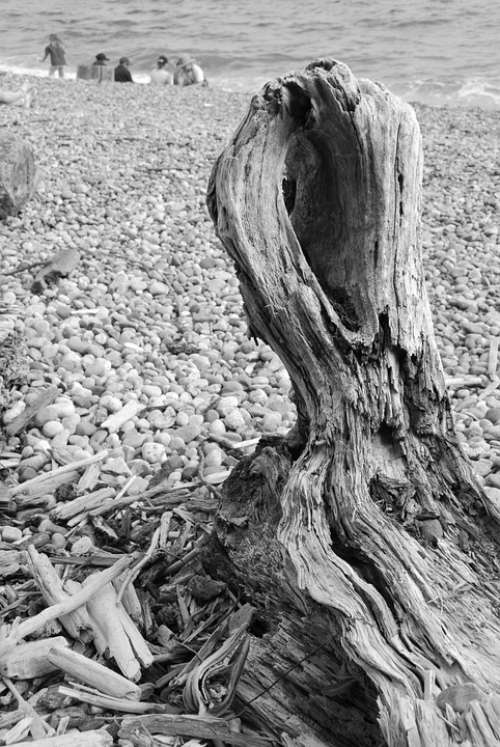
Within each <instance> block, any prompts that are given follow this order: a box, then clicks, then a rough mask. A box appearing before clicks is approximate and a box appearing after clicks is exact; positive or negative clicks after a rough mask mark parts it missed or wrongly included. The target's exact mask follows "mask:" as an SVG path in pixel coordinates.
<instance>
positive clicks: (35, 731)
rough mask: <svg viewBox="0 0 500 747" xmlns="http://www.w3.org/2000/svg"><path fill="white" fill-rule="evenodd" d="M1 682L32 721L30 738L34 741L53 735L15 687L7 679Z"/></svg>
mask: <svg viewBox="0 0 500 747" xmlns="http://www.w3.org/2000/svg"><path fill="white" fill-rule="evenodd" d="M3 681H4V682H5V684H6V685H7V687H8V688H9V690H10V691H11V693H12V695H13V696H14V697H15V699H16V700H17V704H18V705H19V708H20V709H21V710H22V711H24V713H25V714H26V716H29V717H30V718H32V719H33V723H32V724H31V727H30V731H31V734H32V736H33V737H34V738H35V739H37V740H38V739H42V738H43V737H45V736H47V734H50V735H52V734H55V731H54V729H53V728H52V727H51V726H49V725H48V724H46V723H45V721H43V719H41V718H40V716H39V715H38V713H37V712H36V711H35V709H34V708H33V706H32V705H31V704H30V703H28V701H27V700H25V699H24V698H23V696H22V695H21V693H20V692H19V690H18V689H17V687H15V685H14V683H13V682H12V681H11V680H10V679H9V677H4V678H3Z"/></svg>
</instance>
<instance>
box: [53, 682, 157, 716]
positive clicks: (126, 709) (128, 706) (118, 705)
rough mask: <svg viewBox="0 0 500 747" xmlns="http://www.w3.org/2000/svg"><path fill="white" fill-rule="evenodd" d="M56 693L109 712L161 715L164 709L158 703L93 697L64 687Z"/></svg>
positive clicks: (103, 696)
mask: <svg viewBox="0 0 500 747" xmlns="http://www.w3.org/2000/svg"><path fill="white" fill-rule="evenodd" d="M57 691H58V692H59V693H60V694H61V695H67V696H69V697H70V698H74V699H75V700H80V701H81V702H82V703H88V704H89V705H93V706H97V707H98V708H105V709H106V710H107V709H109V710H110V711H123V713H148V711H156V712H157V713H161V712H162V710H163V709H164V708H165V706H162V705H161V704H160V703H144V702H137V701H134V700H128V699H127V698H113V697H111V696H109V695H94V693H88V692H84V691H82V690H75V689H73V688H70V687H66V686H65V685H60V686H59V687H58V688H57Z"/></svg>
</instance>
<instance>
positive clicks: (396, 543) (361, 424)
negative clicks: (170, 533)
mask: <svg viewBox="0 0 500 747" xmlns="http://www.w3.org/2000/svg"><path fill="white" fill-rule="evenodd" d="M421 172H422V150H421V138H420V133H419V128H418V124H417V121H416V117H415V114H414V111H413V109H412V108H411V107H410V106H409V105H407V104H405V103H403V102H402V101H400V100H399V99H397V98H395V97H393V96H392V95H391V94H390V93H389V92H388V91H387V90H386V89H385V88H383V87H382V86H380V85H378V84H374V83H372V82H370V81H367V80H356V79H355V78H354V76H353V75H352V73H351V72H350V70H349V69H348V68H347V67H346V66H345V65H343V64H341V63H337V62H335V61H333V60H330V59H323V60H319V61H317V62H314V63H312V64H311V65H309V66H308V67H307V69H306V70H305V72H303V73H300V74H296V75H287V76H285V77H284V78H282V79H279V80H277V81H275V82H272V83H269V84H268V85H266V86H265V87H264V89H263V90H262V92H261V93H260V94H259V95H257V96H255V97H254V99H253V100H252V102H251V105H250V108H249V111H248V114H247V115H246V117H245V118H244V120H243V122H242V123H241V125H240V127H239V128H238V130H237V132H236V133H235V135H234V136H233V139H232V142H231V143H230V144H229V146H228V147H227V148H226V149H225V150H224V152H223V153H222V154H221V155H220V157H219V159H218V161H217V163H216V165H215V167H214V170H213V172H212V176H211V180H210V184H209V192H208V206H209V210H210V212H211V215H212V218H213V221H214V223H215V226H216V230H217V234H218V236H219V237H220V239H221V240H222V242H223V244H224V246H225V247H226V249H227V251H228V253H229V254H230V256H231V258H232V259H233V260H234V263H235V266H236V271H237V274H238V277H239V280H240V286H241V293H242V295H243V299H244V304H245V310H246V314H247V316H248V323H249V331H250V333H251V334H252V335H255V336H256V337H260V338H261V339H263V340H265V341H266V342H267V343H268V344H269V345H270V346H271V347H272V348H273V349H274V350H275V351H276V352H277V353H278V354H279V356H280V357H281V359H282V361H283V362H284V364H285V366H286V368H287V370H288V372H289V374H290V377H291V380H292V386H293V394H294V399H295V402H296V405H297V412H298V418H297V423H296V426H295V427H294V429H293V431H292V432H291V433H290V434H289V435H288V437H287V438H274V439H268V440H267V441H266V440H262V441H261V443H260V446H259V447H258V448H257V450H256V453H255V454H254V455H253V456H252V457H250V458H247V459H245V460H243V461H242V462H241V463H240V464H239V465H237V466H236V468H235V469H234V470H233V474H232V476H231V477H230V478H229V480H228V482H227V483H226V485H225V488H224V494H223V501H222V505H221V508H220V511H219V515H218V525H217V526H218V528H217V537H216V539H214V540H213V542H212V545H211V547H210V549H209V551H207V553H206V559H205V562H206V565H207V567H209V568H210V570H211V572H212V574H214V575H215V574H216V575H218V577H219V578H224V580H226V581H227V582H228V583H229V584H230V585H231V587H232V588H233V590H234V591H235V592H237V593H238V594H239V595H240V597H241V598H242V599H246V600H250V601H251V602H252V603H253V604H255V605H256V606H257V608H258V610H259V619H258V623H257V624H256V625H255V626H254V629H253V633H254V636H253V641H252V647H251V653H250V660H249V664H248V666H247V668H246V672H245V675H244V677H243V678H242V680H241V681H240V684H239V689H238V694H239V697H240V705H241V709H242V711H241V712H242V714H244V715H246V716H247V717H249V718H252V717H253V718H254V720H255V722H256V723H258V724H260V725H262V724H266V726H267V727H268V729H269V731H270V732H271V733H272V734H273V735H274V736H275V738H276V741H277V743H281V744H289V745H291V744H294V745H303V746H304V747H310V746H311V745H353V746H354V745H356V747H359V746H360V745H378V744H389V745H394V747H403V746H404V745H412V746H417V745H436V747H437V746H439V747H443V746H444V745H454V744H459V743H463V740H465V743H466V744H472V745H482V744H488V745H493V744H499V743H500V697H499V696H498V695H496V694H495V693H498V692H499V690H500V619H499V608H500V593H499V582H498V570H499V564H498V561H499V543H498V540H499V536H500V535H499V523H500V510H499V507H498V506H495V505H493V504H491V503H490V502H489V499H488V498H487V497H486V496H485V495H484V494H483V493H482V491H481V488H480V486H479V485H478V484H477V482H476V480H475V478H474V475H473V473H472V472H471V468H470V466H469V463H468V461H467V460H466V458H465V457H464V456H463V453H462V452H461V450H460V448H459V445H458V443H457V439H456V437H455V431H454V425H453V419H452V413H451V409H450V402H449V399H448V395H447V392H446V389H445V384H444V377H443V371H442V367H441V362H440V358H439V354H438V352H437V349H436V344H435V340H434V336H433V329H432V321H431V314H430V310H429V304H428V301H427V296H426V291H425V287H424V280H423V272H422V260H421V247H420V231H419V229H420V226H419V222H420V200H421ZM467 740H469V741H467Z"/></svg>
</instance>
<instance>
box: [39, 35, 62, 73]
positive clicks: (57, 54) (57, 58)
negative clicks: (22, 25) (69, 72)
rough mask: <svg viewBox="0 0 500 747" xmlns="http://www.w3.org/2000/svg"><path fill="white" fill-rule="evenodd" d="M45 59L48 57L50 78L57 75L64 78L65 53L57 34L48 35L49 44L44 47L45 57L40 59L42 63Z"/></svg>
mask: <svg viewBox="0 0 500 747" xmlns="http://www.w3.org/2000/svg"><path fill="white" fill-rule="evenodd" d="M47 57H50V68H49V75H50V77H52V76H53V75H55V74H56V71H57V72H58V73H59V77H60V78H64V66H65V65H66V53H65V50H64V47H63V44H62V42H61V40H60V39H59V37H58V36H57V34H50V36H49V43H48V45H47V46H46V47H45V55H44V57H43V58H42V62H45V60H46V59H47Z"/></svg>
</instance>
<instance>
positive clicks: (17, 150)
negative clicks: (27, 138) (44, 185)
mask: <svg viewBox="0 0 500 747" xmlns="http://www.w3.org/2000/svg"><path fill="white" fill-rule="evenodd" d="M34 191H35V159H34V156H33V150H32V148H31V146H30V145H29V144H28V143H26V142H24V141H23V140H21V139H20V138H19V137H17V136H16V135H11V134H7V135H1V136H0V219H3V218H6V217H7V216H8V215H17V213H19V212H20V211H21V209H22V208H23V206H24V205H25V203H26V202H27V201H28V200H29V199H30V197H31V196H32V195H33V192H34Z"/></svg>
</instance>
